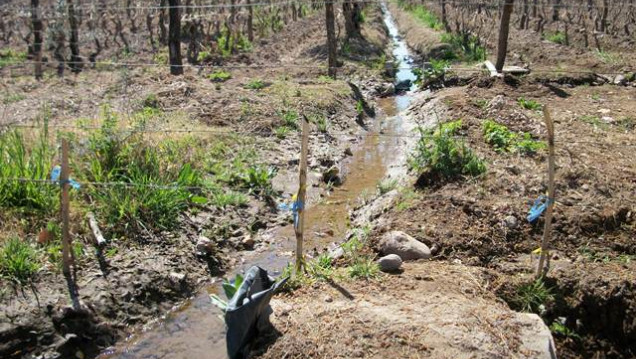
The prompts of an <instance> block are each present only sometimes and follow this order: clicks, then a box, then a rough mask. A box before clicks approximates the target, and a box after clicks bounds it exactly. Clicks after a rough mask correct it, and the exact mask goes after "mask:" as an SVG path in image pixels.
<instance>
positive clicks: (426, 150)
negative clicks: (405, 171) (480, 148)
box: [409, 120, 486, 179]
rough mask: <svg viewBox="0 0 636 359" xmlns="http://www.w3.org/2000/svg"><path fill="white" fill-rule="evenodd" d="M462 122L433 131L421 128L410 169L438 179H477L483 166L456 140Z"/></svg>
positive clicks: (454, 122)
mask: <svg viewBox="0 0 636 359" xmlns="http://www.w3.org/2000/svg"><path fill="white" fill-rule="evenodd" d="M460 127H461V120H457V121H452V122H448V123H445V124H440V125H439V127H438V129H437V130H436V131H432V130H423V129H421V128H420V130H419V131H420V139H419V140H418V142H417V147H416V150H415V153H414V154H412V156H411V158H409V167H410V168H411V170H415V171H417V172H418V173H420V174H422V173H424V172H427V173H428V174H429V175H431V176H432V177H435V178H439V179H454V178H456V177H458V176H461V175H468V176H478V175H480V174H482V173H484V172H486V165H485V164H484V162H483V161H482V160H481V159H480V158H479V157H477V156H476V155H475V154H474V153H473V151H472V150H471V149H470V148H469V147H468V146H466V145H465V144H464V142H462V141H460V140H458V139H456V138H455V133H456V132H457V131H458V130H459V128H460Z"/></svg>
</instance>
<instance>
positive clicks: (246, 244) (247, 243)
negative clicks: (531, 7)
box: [241, 234, 256, 248]
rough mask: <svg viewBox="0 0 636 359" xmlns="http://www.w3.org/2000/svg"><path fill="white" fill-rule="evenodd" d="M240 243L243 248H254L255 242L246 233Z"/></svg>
mask: <svg viewBox="0 0 636 359" xmlns="http://www.w3.org/2000/svg"><path fill="white" fill-rule="evenodd" d="M241 244H243V246H244V247H245V248H254V244H256V242H255V241H254V238H252V236H251V235H250V234H248V235H246V236H245V238H243V240H241Z"/></svg>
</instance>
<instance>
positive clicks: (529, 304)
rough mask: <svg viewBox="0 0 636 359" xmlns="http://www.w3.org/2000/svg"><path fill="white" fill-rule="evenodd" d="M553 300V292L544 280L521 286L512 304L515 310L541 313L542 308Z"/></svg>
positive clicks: (517, 289) (512, 299)
mask: <svg viewBox="0 0 636 359" xmlns="http://www.w3.org/2000/svg"><path fill="white" fill-rule="evenodd" d="M552 300H554V295H553V294H552V290H551V289H550V288H548V287H547V286H546V285H545V283H544V282H543V280H542V279H536V280H534V281H532V282H527V283H523V284H521V285H519V286H518V287H517V288H516V292H515V294H514V296H513V297H512V298H511V301H510V302H511V305H512V307H513V309H514V310H518V311H522V312H531V313H540V312H541V306H543V305H545V304H546V303H548V302H549V301H552Z"/></svg>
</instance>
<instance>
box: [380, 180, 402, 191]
mask: <svg viewBox="0 0 636 359" xmlns="http://www.w3.org/2000/svg"><path fill="white" fill-rule="evenodd" d="M397 185H398V181H397V180H396V179H390V178H388V179H385V180H383V181H380V183H378V190H379V191H380V194H381V195H383V194H385V193H388V192H391V191H393V190H394V189H395V188H396V187H397Z"/></svg>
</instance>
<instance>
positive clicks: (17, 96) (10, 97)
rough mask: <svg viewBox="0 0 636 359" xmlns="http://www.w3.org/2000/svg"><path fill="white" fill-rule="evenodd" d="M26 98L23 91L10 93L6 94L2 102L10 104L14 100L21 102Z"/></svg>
mask: <svg viewBox="0 0 636 359" xmlns="http://www.w3.org/2000/svg"><path fill="white" fill-rule="evenodd" d="M25 98H26V96H24V95H23V94H21V93H15V94H10V95H7V96H5V97H4V98H3V99H2V103H3V104H4V105H8V104H11V103H14V102H20V101H22V100H24V99H25Z"/></svg>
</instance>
